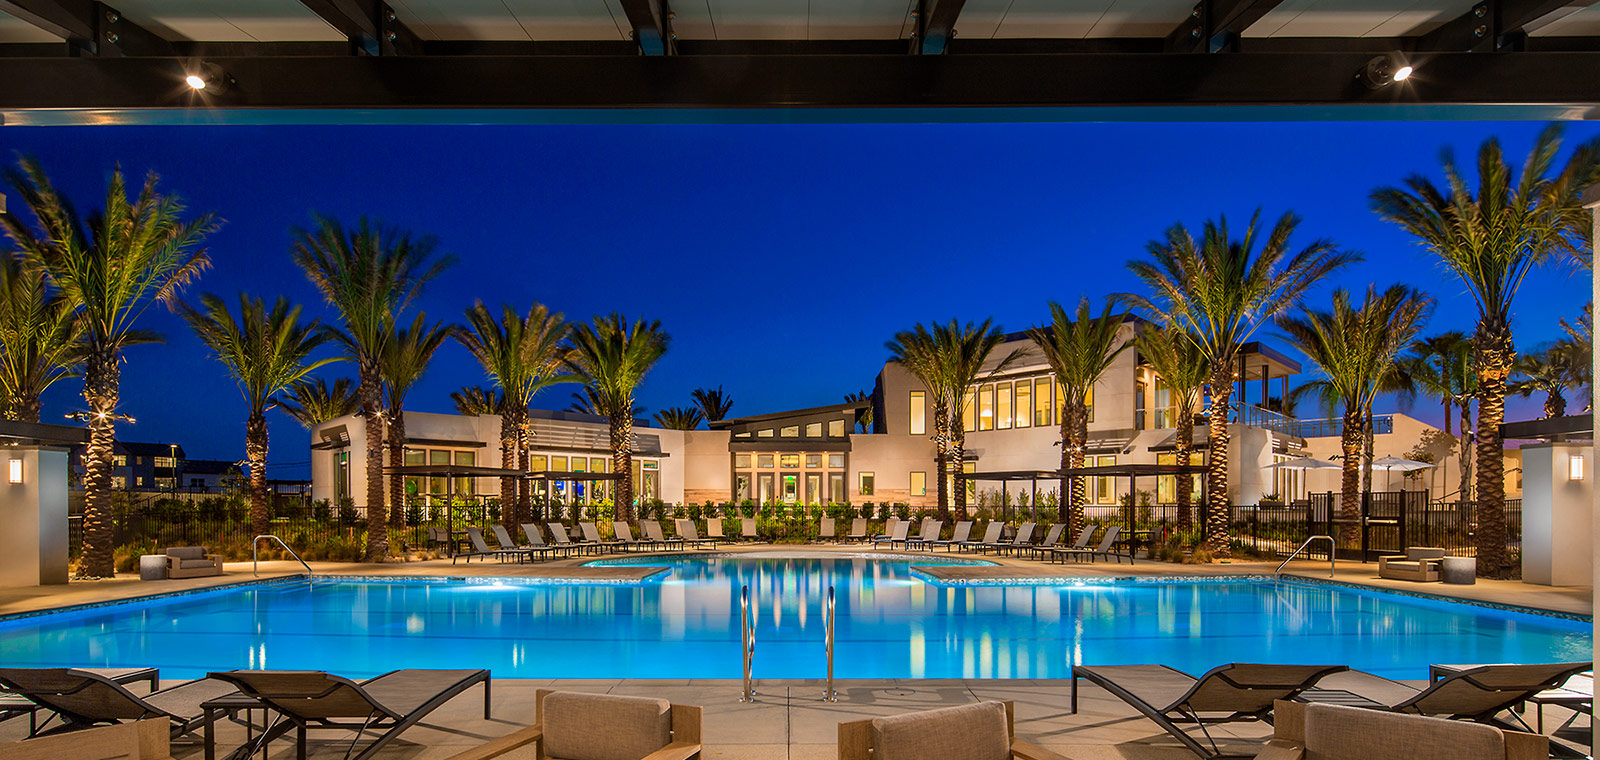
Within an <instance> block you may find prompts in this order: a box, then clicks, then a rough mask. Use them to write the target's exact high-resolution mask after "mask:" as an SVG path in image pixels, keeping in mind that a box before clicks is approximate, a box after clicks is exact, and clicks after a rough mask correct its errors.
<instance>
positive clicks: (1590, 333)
mask: <svg viewBox="0 0 1600 760" xmlns="http://www.w3.org/2000/svg"><path fill="white" fill-rule="evenodd" d="M1561 331H1562V332H1564V333H1566V334H1565V335H1563V336H1562V337H1561V339H1560V340H1558V341H1557V342H1556V345H1558V346H1562V347H1563V348H1564V350H1567V351H1571V352H1573V353H1575V354H1576V355H1577V356H1578V363H1579V365H1580V371H1579V373H1578V374H1579V383H1580V384H1581V385H1582V386H1583V387H1585V388H1588V389H1589V392H1588V393H1585V394H1584V404H1583V409H1584V411H1586V412H1587V411H1593V407H1594V304H1592V303H1590V304H1587V305H1585V306H1584V307H1583V313H1582V314H1581V315H1579V316H1578V318H1577V319H1575V320H1573V321H1572V322H1568V321H1567V320H1565V319H1563V320H1561Z"/></svg>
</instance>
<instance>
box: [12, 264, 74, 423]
mask: <svg viewBox="0 0 1600 760" xmlns="http://www.w3.org/2000/svg"><path fill="white" fill-rule="evenodd" d="M81 326H82V323H81V322H79V320H78V318H77V310H76V309H75V308H74V307H73V304H72V302H70V301H68V300H67V299H65V298H63V297H62V296H61V293H60V291H57V290H55V289H53V288H51V287H50V286H49V283H47V282H46V281H45V276H44V273H43V272H42V271H40V270H39V269H37V268H35V267H29V266H26V265H25V264H24V263H23V261H22V259H21V258H19V257H17V256H14V255H3V254H0V415H3V416H4V418H5V419H11V420H21V421H22V422H38V421H39V409H40V403H39V399H40V397H42V396H43V395H44V392H45V391H46V390H47V389H49V388H50V386H52V385H55V384H56V381H58V380H62V379H64V378H68V377H72V376H74V375H76V374H77V372H78V367H79V363H80V353H81V345H80V342H79V338H80V333H81V332H82V329H81Z"/></svg>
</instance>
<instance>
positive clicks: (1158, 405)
mask: <svg viewBox="0 0 1600 760" xmlns="http://www.w3.org/2000/svg"><path fill="white" fill-rule="evenodd" d="M1155 412H1156V429H1157V430H1165V429H1166V428H1172V427H1177V426H1178V410H1177V408H1176V406H1175V405H1174V404H1173V398H1172V386H1170V385H1167V381H1166V380H1163V379H1161V378H1160V377H1157V378H1156V399H1155Z"/></svg>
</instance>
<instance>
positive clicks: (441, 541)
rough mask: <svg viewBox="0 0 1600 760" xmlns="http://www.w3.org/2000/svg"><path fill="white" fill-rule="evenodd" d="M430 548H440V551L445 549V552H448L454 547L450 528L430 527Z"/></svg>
mask: <svg viewBox="0 0 1600 760" xmlns="http://www.w3.org/2000/svg"><path fill="white" fill-rule="evenodd" d="M428 548H429V549H438V550H440V551H445V552H448V551H450V550H451V549H452V548H454V547H453V545H452V544H451V541H450V529H449V528H429V529H428Z"/></svg>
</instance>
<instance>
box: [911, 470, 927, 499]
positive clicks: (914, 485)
mask: <svg viewBox="0 0 1600 760" xmlns="http://www.w3.org/2000/svg"><path fill="white" fill-rule="evenodd" d="M911 495H912V496H927V495H928V473H926V472H913V473H911Z"/></svg>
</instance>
